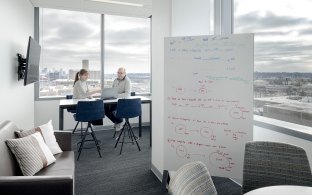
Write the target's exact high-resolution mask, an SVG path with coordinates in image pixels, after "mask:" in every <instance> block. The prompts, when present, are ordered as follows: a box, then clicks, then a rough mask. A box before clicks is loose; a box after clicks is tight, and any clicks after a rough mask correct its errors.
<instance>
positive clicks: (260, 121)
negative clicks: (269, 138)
mask: <svg viewBox="0 0 312 195" xmlns="http://www.w3.org/2000/svg"><path fill="white" fill-rule="evenodd" d="M254 125H255V126H258V127H262V128H265V129H268V130H271V131H276V132H279V133H283V134H286V135H290V136H293V137H297V138H300V139H304V140H308V141H312V128H311V127H308V126H303V125H298V124H295V123H289V122H285V121H280V120H276V119H272V118H267V117H263V116H258V115H254Z"/></svg>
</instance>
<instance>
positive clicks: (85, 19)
mask: <svg viewBox="0 0 312 195" xmlns="http://www.w3.org/2000/svg"><path fill="white" fill-rule="evenodd" d="M40 14H41V17H40V18H41V21H40V38H41V39H40V40H39V42H40V45H41V46H42V55H41V65H40V66H41V68H49V69H53V68H55V69H56V70H58V69H60V68H63V69H64V70H67V69H80V68H81V67H82V60H89V69H90V70H100V52H101V39H100V35H101V29H100V28H101V15H100V14H95V13H84V12H77V11H66V10H55V9H46V8H45V9H41V12H40ZM104 58H105V69H104V71H105V73H109V74H111V73H116V72H117V69H118V67H121V66H122V67H125V68H126V70H127V72H128V73H136V72H143V73H149V72H150V21H149V19H146V18H133V17H123V16H112V15H105V57H104Z"/></svg>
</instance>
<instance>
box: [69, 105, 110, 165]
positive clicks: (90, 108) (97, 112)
mask: <svg viewBox="0 0 312 195" xmlns="http://www.w3.org/2000/svg"><path fill="white" fill-rule="evenodd" d="M104 117H105V110H104V103H103V101H102V100H95V101H79V102H78V103H77V108H76V114H74V118H75V120H76V121H77V122H87V123H88V125H87V128H86V129H85V131H84V134H83V136H82V140H81V143H80V146H79V149H78V158H77V160H79V157H80V154H81V151H82V149H86V147H83V145H84V143H85V142H86V141H94V143H95V146H96V148H97V151H98V153H99V155H100V157H101V158H102V156H101V152H100V149H101V148H100V145H99V141H98V140H97V139H96V136H95V133H94V131H93V129H92V126H91V123H92V122H94V121H96V120H101V119H103V118H104ZM89 130H90V134H91V136H92V138H93V139H91V140H86V136H87V135H88V134H89V133H88V132H89Z"/></svg>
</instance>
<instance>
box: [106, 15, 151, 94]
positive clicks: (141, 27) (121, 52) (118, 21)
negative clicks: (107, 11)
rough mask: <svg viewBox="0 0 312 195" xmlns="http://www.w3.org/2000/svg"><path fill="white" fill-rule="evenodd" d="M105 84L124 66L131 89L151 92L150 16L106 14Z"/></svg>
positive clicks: (138, 91)
mask: <svg viewBox="0 0 312 195" xmlns="http://www.w3.org/2000/svg"><path fill="white" fill-rule="evenodd" d="M104 24H105V39H104V40H105V63H104V66H105V68H104V74H105V76H104V78H105V86H111V85H112V82H113V80H114V78H116V73H117V69H118V67H121V66H122V67H125V68H126V72H127V76H128V77H129V78H130V80H131V83H132V91H134V92H137V93H150V72H151V70H150V68H151V67H150V59H151V58H150V19H149V18H133V17H124V16H112V15H105V22H104Z"/></svg>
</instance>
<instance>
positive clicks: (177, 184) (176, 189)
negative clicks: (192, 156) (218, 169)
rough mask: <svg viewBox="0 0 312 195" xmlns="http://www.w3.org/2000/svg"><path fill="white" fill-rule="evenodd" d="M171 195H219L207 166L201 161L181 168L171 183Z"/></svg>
mask: <svg viewBox="0 0 312 195" xmlns="http://www.w3.org/2000/svg"><path fill="white" fill-rule="evenodd" d="M169 194H171V195H189V194H209V195H217V190H216V188H215V186H214V184H213V181H212V179H211V176H210V174H209V171H208V169H207V167H206V165H205V164H204V163H202V162H200V161H195V162H191V163H187V164H185V165H183V166H182V167H180V168H179V169H178V170H177V172H176V173H175V174H174V176H173V177H172V179H170V182H169Z"/></svg>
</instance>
